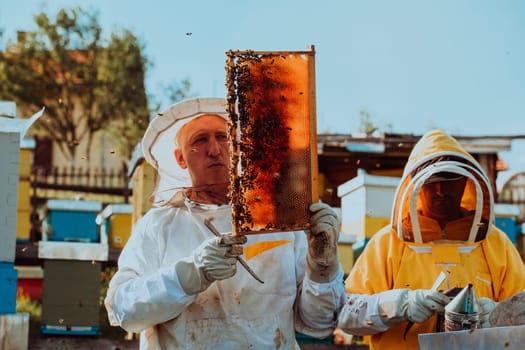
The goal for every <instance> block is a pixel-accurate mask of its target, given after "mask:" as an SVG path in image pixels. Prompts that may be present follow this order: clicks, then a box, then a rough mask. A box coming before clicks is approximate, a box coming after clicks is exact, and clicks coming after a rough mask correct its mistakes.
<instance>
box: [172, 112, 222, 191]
mask: <svg viewBox="0 0 525 350" xmlns="http://www.w3.org/2000/svg"><path fill="white" fill-rule="evenodd" d="M226 127H227V126H226V120H225V119H224V118H222V117H220V116H217V115H210V114H206V115H203V116H201V117H198V118H196V119H194V120H192V121H190V122H188V123H187V124H186V125H184V126H183V127H182V128H181V130H180V131H179V137H178V143H179V144H178V148H177V149H175V158H176V160H177V163H178V164H179V166H180V167H181V168H183V169H188V171H189V174H190V177H191V180H192V183H193V186H202V185H211V184H223V183H228V181H229V154H228V135H227V129H226Z"/></svg>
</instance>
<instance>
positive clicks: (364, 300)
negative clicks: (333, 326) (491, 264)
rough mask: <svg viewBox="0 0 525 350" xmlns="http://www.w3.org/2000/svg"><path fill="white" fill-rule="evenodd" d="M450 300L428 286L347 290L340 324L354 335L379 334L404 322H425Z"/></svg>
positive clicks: (442, 309) (440, 310)
mask: <svg viewBox="0 0 525 350" xmlns="http://www.w3.org/2000/svg"><path fill="white" fill-rule="evenodd" d="M448 302H449V298H448V297H447V296H446V295H444V294H442V293H439V292H437V291H434V290H425V289H417V290H409V289H392V290H387V291H384V292H380V293H377V294H372V295H368V294H347V296H346V302H345V305H344V306H343V309H342V310H341V314H340V315H339V327H340V328H341V329H342V330H344V331H345V332H347V333H350V334H354V335H370V334H376V333H379V332H384V331H386V330H387V329H389V328H390V327H393V326H396V325H398V324H399V323H401V322H406V321H411V322H415V323H423V322H425V321H426V320H427V319H428V318H430V317H431V316H432V315H433V314H434V313H435V312H443V311H444V307H445V306H446V305H447V303H448Z"/></svg>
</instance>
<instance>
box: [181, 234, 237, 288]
mask: <svg viewBox="0 0 525 350" xmlns="http://www.w3.org/2000/svg"><path fill="white" fill-rule="evenodd" d="M246 240H247V239H246V236H222V237H213V238H210V239H208V240H206V241H204V242H202V243H201V245H200V246H199V247H198V248H197V249H195V250H194V251H193V254H192V255H191V256H189V257H188V258H185V259H182V260H179V261H178V262H177V263H176V264H175V272H176V273H177V276H178V277H179V282H180V284H181V286H182V288H183V289H184V292H186V294H188V295H193V294H197V293H200V292H202V291H203V290H205V289H206V288H208V287H209V285H210V284H211V283H212V282H213V281H216V280H224V279H227V278H230V277H232V276H233V275H235V272H236V271H237V259H236V258H237V257H238V256H240V255H242V252H243V249H242V245H241V244H244V243H246Z"/></svg>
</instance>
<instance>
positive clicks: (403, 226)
mask: <svg viewBox="0 0 525 350" xmlns="http://www.w3.org/2000/svg"><path fill="white" fill-rule="evenodd" d="M444 171H446V172H452V173H456V174H458V175H463V176H466V177H467V178H468V180H467V184H466V188H465V191H464V193H463V197H462V200H461V207H462V209H463V212H464V213H465V214H464V216H463V217H462V218H460V219H458V220H454V221H452V222H449V223H448V224H447V225H446V226H445V228H444V229H441V228H440V226H439V225H438V224H437V222H435V221H434V220H433V219H430V218H428V217H423V216H421V212H420V211H419V208H420V205H421V202H420V198H419V191H420V189H421V186H422V184H423V183H424V182H425V181H426V179H428V178H429V177H430V176H431V175H432V174H435V173H437V172H444ZM493 221H494V218H493V197H492V191H491V186H490V185H489V181H488V179H487V177H486V175H485V174H484V173H483V171H482V168H481V166H480V165H479V164H478V163H477V162H476V160H475V159H474V158H473V157H472V156H471V155H469V154H468V153H467V152H466V151H465V150H464V149H463V148H462V147H461V145H460V144H459V143H458V142H457V141H456V140H455V139H453V138H452V137H450V136H448V135H447V134H446V133H443V132H441V131H433V132H429V133H427V134H426V135H424V136H423V137H422V138H421V139H420V141H419V142H418V143H417V144H416V145H415V147H414V149H413V150H412V152H411V154H410V157H409V160H408V162H407V165H406V167H405V170H404V173H403V176H402V178H401V182H400V184H399V186H398V189H397V192H396V196H395V200H394V206H393V211H392V222H391V225H389V226H388V227H386V228H384V229H383V230H381V231H380V232H378V233H377V234H375V235H374V236H373V237H372V238H371V240H370V242H369V243H368V244H367V246H366V248H365V249H364V251H363V252H362V254H361V255H360V257H359V259H358V260H357V261H356V264H355V266H354V267H353V269H352V271H351V273H350V275H349V276H348V278H347V280H346V282H345V284H346V292H347V303H346V304H345V306H344V307H343V310H342V311H341V314H340V316H339V327H341V328H342V329H343V330H344V331H346V332H348V333H351V334H359V335H372V337H371V344H370V348H371V349H417V348H418V341H417V337H418V334H421V333H433V332H435V331H436V319H437V316H436V315H434V316H432V317H431V318H430V319H428V320H427V321H426V322H424V323H421V324H414V325H413V326H412V327H411V328H410V330H409V331H408V333H407V334H406V338H405V337H404V336H403V334H404V332H405V330H406V328H407V322H401V323H398V324H397V325H394V326H392V327H388V326H386V325H385V323H384V322H383V321H384V320H383V321H382V320H381V317H382V315H378V312H379V311H378V309H379V308H378V306H377V305H378V299H379V297H378V293H381V292H384V291H388V290H392V289H401V288H408V289H411V290H415V289H430V288H431V287H432V285H433V283H434V281H435V280H436V279H437V277H438V275H439V274H440V272H445V273H446V274H447V275H448V276H449V277H448V279H447V280H446V281H445V282H443V283H442V284H441V286H440V287H439V290H447V289H449V288H454V287H460V288H463V287H465V286H466V285H467V284H469V283H471V284H472V285H473V286H474V291H475V293H476V296H477V297H478V298H480V297H489V298H491V299H493V300H495V301H500V300H503V299H506V298H508V297H510V296H512V295H514V294H515V293H517V292H520V291H522V290H524V289H525V266H524V264H523V261H522V260H521V257H520V256H519V253H518V251H517V250H516V248H515V247H514V246H513V244H512V242H511V241H510V240H509V239H508V238H507V236H506V235H505V234H504V233H503V232H502V231H500V230H499V229H497V228H496V227H495V226H494V225H493Z"/></svg>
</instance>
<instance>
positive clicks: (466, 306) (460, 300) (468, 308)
mask: <svg viewBox="0 0 525 350" xmlns="http://www.w3.org/2000/svg"><path fill="white" fill-rule="evenodd" d="M444 323H445V327H444V328H445V332H452V331H459V330H465V329H475V328H481V323H480V320H479V305H478V299H477V298H476V293H475V292H474V287H473V286H472V284H469V285H467V286H466V287H465V288H463V289H462V290H461V291H460V292H459V293H458V295H456V297H455V298H454V299H452V300H451V301H450V303H448V305H447V306H446V307H445V322H444Z"/></svg>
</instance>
